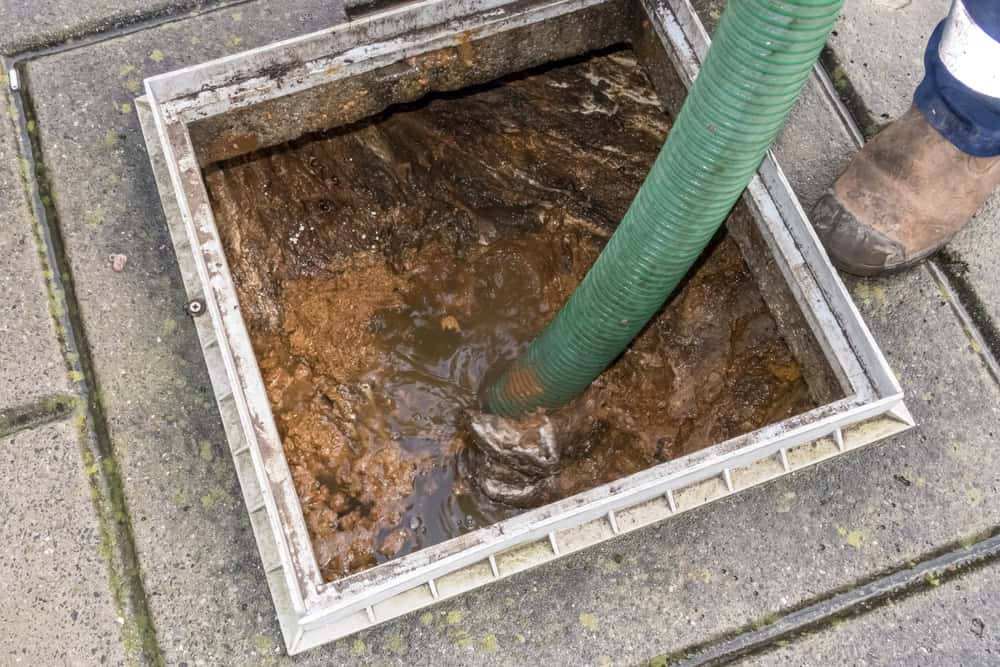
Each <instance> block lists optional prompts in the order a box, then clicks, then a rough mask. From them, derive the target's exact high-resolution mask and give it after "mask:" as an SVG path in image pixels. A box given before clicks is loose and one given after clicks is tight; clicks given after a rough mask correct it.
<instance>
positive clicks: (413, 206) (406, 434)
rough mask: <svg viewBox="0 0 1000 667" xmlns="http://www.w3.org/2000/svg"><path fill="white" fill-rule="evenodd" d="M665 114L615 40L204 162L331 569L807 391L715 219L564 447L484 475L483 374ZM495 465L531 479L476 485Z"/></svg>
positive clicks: (516, 333) (659, 139)
mask: <svg viewBox="0 0 1000 667" xmlns="http://www.w3.org/2000/svg"><path fill="white" fill-rule="evenodd" d="M668 130H669V118H668V116H667V115H666V114H665V113H664V112H663V111H662V109H661V106H660V101H659V99H658V97H657V95H656V92H655V91H654V89H653V87H652V86H651V85H650V83H649V82H648V81H647V80H646V78H645V76H644V74H643V72H642V69H641V68H640V67H639V66H638V64H637V63H636V59H635V57H634V55H633V53H632V51H630V50H628V49H624V48H619V49H611V50H606V51H602V52H599V53H596V54H593V55H591V56H589V57H584V58H577V59H573V60H570V61H564V62H561V63H558V64H556V65H553V66H549V67H546V68H542V69H537V70H532V71H530V72H526V73H523V74H517V75H513V76H510V77H507V78H505V79H502V80H500V81H498V82H496V83H493V84H489V85H486V86H482V87H478V88H475V89H470V90H466V91H460V92H458V93H448V94H436V95H433V96H430V97H428V98H425V99H423V100H421V101H420V102H417V103H413V104H409V105H405V106H396V107H392V108H390V109H389V110H387V111H386V112H384V113H382V114H380V115H378V116H375V117H373V118H370V119H367V120H364V121H361V122H358V123H355V124H353V125H349V126H346V127H341V128H337V129H334V130H331V131H327V132H325V133H322V134H317V135H310V136H308V137H305V138H302V139H299V140H296V141H294V142H292V143H290V144H286V145H282V146H279V147H275V148H270V149H267V150H264V151H259V152H257V153H252V154H249V155H245V156H241V157H238V158H234V159H231V160H228V161H225V162H221V163H217V164H215V165H212V166H210V167H208V168H207V169H206V172H205V176H206V183H207V185H208V189H209V192H210V195H211V198H212V203H213V209H214V210H215V214H216V220H217V224H218V227H219V231H220V234H221V236H222V238H223V242H224V245H225V250H226V256H227V258H228V261H229V265H230V270H231V271H232V275H233V279H234V282H235V285H236V288H237V292H238V295H239V299H240V305H241V310H242V313H243V317H244V319H245V321H246V324H247V327H248V329H249V333H250V336H251V338H252V340H253V344H254V349H255V352H256V355H257V358H258V363H259V365H260V369H261V373H262V375H263V378H264V381H265V384H266V387H267V391H268V396H269V399H270V402H271V405H272V409H273V413H274V416H275V419H276V422H277V424H278V428H279V432H280V434H281V437H282V440H283V445H284V449H285V452H286V456H287V459H288V463H289V466H290V468H291V470H292V474H293V477H294V480H295V485H296V489H297V491H298V493H299V497H300V500H301V503H302V507H303V510H304V513H305V517H306V522H307V525H308V527H309V531H310V534H311V536H312V539H313V544H314V549H315V552H316V556H317V560H318V562H319V565H320V567H321V570H322V572H323V575H324V577H325V578H326V579H327V580H333V579H336V578H339V577H342V576H345V575H347V574H350V573H353V572H358V571H361V570H364V569H366V568H369V567H372V566H374V565H376V564H378V563H380V562H384V561H386V560H389V559H392V558H396V557H399V556H402V555H404V554H407V553H410V552H413V551H416V550H418V549H421V548H423V547H426V546H429V545H431V544H436V543H439V542H442V541H444V540H447V539H449V538H452V537H455V536H457V535H460V534H462V533H465V532H468V531H470V530H473V529H476V528H479V527H482V526H485V525H489V524H492V523H495V522H497V521H500V520H502V519H504V518H507V517H510V516H512V515H514V514H516V513H518V512H519V511H521V508H522V507H526V506H535V505H540V504H543V503H548V502H552V501H554V500H556V499H559V498H563V497H567V496H570V495H573V494H575V493H578V492H581V491H584V490H586V489H590V488H593V487H595V486H598V485H600V484H604V483H607V482H609V481H613V480H615V479H619V478H621V477H624V476H626V475H629V474H632V473H635V472H637V471H639V470H642V469H645V468H647V467H650V466H652V465H655V464H657V463H661V462H663V461H665V460H669V459H672V458H676V457H678V456H682V455H684V454H687V453H690V452H692V451H696V450H698V449H700V448H703V447H707V446H709V445H712V444H715V443H718V442H721V441H723V440H725V439H727V438H730V437H733V436H736V435H739V434H742V433H747V432H749V431H752V430H755V429H757V428H760V427H762V426H764V425H767V424H770V423H774V422H777V421H780V420H782V419H784V418H786V417H789V416H791V415H794V414H798V413H801V412H804V411H806V410H808V409H809V408H812V407H814V406H815V405H817V404H818V402H817V400H816V398H815V397H814V396H811V395H810V391H809V389H808V387H807V385H806V382H805V381H804V377H803V370H802V368H800V365H799V363H798V361H797V360H796V358H795V357H794V356H793V354H792V353H791V352H790V350H789V347H788V345H786V343H785V341H784V340H783V338H782V336H781V334H780V333H779V328H778V326H777V325H776V323H775V320H774V318H773V317H772V314H771V312H770V311H769V309H768V306H767V305H766V304H765V300H764V298H762V296H761V294H760V292H759V290H758V287H757V283H756V282H755V280H754V279H753V277H752V276H751V273H750V271H749V270H748V267H747V265H746V264H745V262H744V259H743V257H742V255H741V253H740V250H739V248H738V247H737V245H736V243H735V242H734V241H733V239H732V238H731V237H730V236H729V235H728V234H726V233H722V234H720V235H719V237H718V238H717V239H716V240H715V241H714V243H713V245H712V246H711V248H710V250H709V251H708V252H706V255H705V256H704V258H703V259H702V261H701V262H700V264H699V265H698V266H697V267H696V269H695V271H693V272H692V274H691V275H690V276H689V278H688V280H687V281H686V283H685V284H684V286H683V289H681V290H680V291H679V292H678V294H677V295H676V296H675V297H674V298H673V299H672V300H671V301H670V302H669V303H668V304H667V306H666V307H665V308H664V309H663V311H662V312H661V313H660V314H659V315H658V316H657V317H656V318H655V319H654V320H653V321H652V322H651V323H650V325H649V326H648V327H647V329H646V330H645V332H644V333H643V334H642V335H641V336H640V337H639V338H638V339H637V340H636V341H635V342H634V343H633V344H632V345H631V347H630V348H629V350H628V351H627V352H626V353H625V354H624V355H622V357H621V358H620V359H619V360H618V361H617V362H616V363H615V365H614V366H612V367H611V368H610V369H609V370H608V371H607V372H606V373H605V374H604V375H603V376H602V377H601V378H600V379H599V381H598V382H596V383H595V384H594V385H593V386H592V387H591V388H590V389H588V391H587V392H586V393H585V394H584V396H583V397H581V399H579V400H578V401H577V402H576V403H575V404H573V405H571V406H568V407H567V408H566V410H565V411H564V412H563V422H561V423H562V424H564V425H566V426H567V428H569V429H570V430H572V437H571V440H572V442H573V443H574V447H572V448H570V449H571V450H570V451H566V452H564V453H563V456H562V457H561V458H560V460H559V461H558V462H557V464H556V465H554V466H553V469H552V470H551V471H550V472H551V474H550V475H545V476H538V475H534V476H531V475H530V474H529V476H531V479H527V480H525V479H518V478H516V474H515V473H518V472H523V471H517V470H515V471H513V472H511V471H509V470H507V471H504V470H499V471H498V470H492V469H488V468H489V466H483V465H482V457H481V456H479V455H478V452H477V450H475V448H473V447H471V446H470V444H469V442H470V441H469V439H468V438H467V437H465V429H464V421H463V415H464V414H465V411H466V410H469V409H475V408H476V407H477V406H478V399H479V397H478V391H479V389H480V387H481V386H482V384H483V382H484V379H486V378H487V376H488V375H489V374H490V373H491V372H495V369H496V368H497V366H498V364H500V363H502V362H503V361H509V360H510V359H513V358H514V357H515V356H516V355H517V354H518V353H519V352H521V351H522V349H523V348H524V346H526V345H527V344H528V343H529V342H530V341H531V340H532V338H533V337H534V336H535V335H536V334H537V333H538V332H539V331H540V330H541V329H542V328H543V327H544V326H545V325H546V324H547V323H548V321H549V320H550V318H551V317H552V316H553V315H554V314H555V312H556V310H558V308H559V307H560V306H561V305H562V303H563V302H564V301H565V300H566V298H567V297H568V296H569V294H570V293H571V292H572V291H573V289H574V288H575V286H576V285H577V283H578V282H579V281H580V279H581V278H582V277H583V275H584V273H585V272H586V270H587V268H588V267H589V266H590V264H591V263H592V261H593V260H594V258H596V256H597V254H598V253H599V252H600V250H601V248H602V247H603V245H604V243H605V242H606V240H607V238H608V237H609V235H610V233H611V231H613V229H614V226H615V225H616V224H617V223H618V221H619V220H620V219H621V217H622V215H623V214H624V212H625V209H626V208H627V207H628V204H629V203H630V201H631V200H632V198H633V196H634V194H635V192H636V190H637V189H638V187H639V184H640V183H641V181H642V179H643V177H644V176H645V174H646V173H647V171H648V169H649V167H650V165H651V164H652V162H653V159H654V158H655V156H656V153H657V151H658V149H659V147H660V146H661V145H662V143H663V139H664V137H665V135H666V133H667V131H668ZM732 216H733V219H734V220H735V221H736V222H737V223H738V222H739V220H740V219H741V218H742V219H745V220H748V219H749V213H748V211H747V210H746V208H745V206H744V205H743V204H742V203H741V204H739V205H738V206H737V208H736V209H735V210H734V213H733V214H732ZM487 474H490V475H493V476H494V477H499V478H500V481H501V482H508V483H509V485H514V486H516V485H518V484H520V485H521V488H528V487H530V492H529V493H526V494H523V495H522V496H517V494H516V493H511V494H508V495H507V496H504V495H503V494H502V493H500V494H498V493H497V492H496V488H493V489H492V492H491V494H490V495H487V494H486V493H484V490H483V489H484V487H483V485H482V484H475V483H472V477H474V476H475V475H487ZM504 475H508V476H509V478H508V479H506V480H505V479H503V476H504ZM497 488H499V487H497ZM487 490H490V489H487ZM491 496H492V497H491ZM515 505H516V506H515Z"/></svg>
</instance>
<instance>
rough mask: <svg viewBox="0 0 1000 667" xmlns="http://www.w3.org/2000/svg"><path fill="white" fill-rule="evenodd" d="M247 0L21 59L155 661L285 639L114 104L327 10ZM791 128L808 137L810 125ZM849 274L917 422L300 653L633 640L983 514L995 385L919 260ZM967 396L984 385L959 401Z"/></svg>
mask: <svg viewBox="0 0 1000 667" xmlns="http://www.w3.org/2000/svg"><path fill="white" fill-rule="evenodd" d="M309 6H312V5H309ZM317 6H318V5H317ZM262 7H263V5H257V4H251V5H246V6H244V7H242V8H240V9H238V10H227V11H225V12H220V13H219V14H215V15H213V16H212V17H208V18H203V19H200V20H199V21H197V22H181V23H177V24H173V25H171V26H167V27H164V28H161V29H157V30H153V31H149V32H147V33H143V34H139V35H134V36H130V37H126V38H122V39H117V40H113V41H110V42H106V43H103V44H100V45H96V46H93V47H87V48H84V49H80V50H77V51H74V52H72V53H68V54H65V55H60V56H54V57H49V58H45V59H42V60H39V61H37V62H34V63H32V64H31V65H30V66H29V68H28V74H29V84H30V87H31V92H32V96H33V99H34V104H35V108H36V110H37V119H36V120H37V122H38V125H39V129H40V132H41V142H42V147H43V151H44V154H45V159H46V162H47V165H48V168H49V170H50V174H51V178H52V181H53V194H54V198H55V205H56V207H57V209H58V212H59V215H60V220H61V224H62V226H63V230H64V235H65V236H66V239H67V246H68V250H69V254H70V260H71V263H72V265H73V268H74V272H75V274H76V276H77V285H78V290H79V295H78V296H79V299H80V302H81V311H82V314H83V317H84V320H85V322H86V326H87V329H88V333H89V334H90V335H89V338H90V340H91V342H92V345H93V348H94V349H93V358H94V361H95V366H96V373H97V376H98V381H99V384H100V387H101V398H102V401H103V404H104V407H105V411H106V413H107V415H108V420H109V425H110V432H111V437H112V439H113V441H114V444H115V447H116V450H117V453H118V457H119V459H120V461H121V465H122V470H123V475H124V477H125V480H126V481H125V486H126V489H125V490H126V493H127V496H128V500H129V504H130V508H131V510H132V514H133V516H132V524H133V526H134V527H135V538H136V544H137V547H138V549H139V552H140V556H141V558H142V560H143V569H144V579H145V582H146V586H147V591H148V595H149V600H150V606H151V609H152V612H153V616H154V621H155V623H156V630H157V633H158V638H159V640H160V644H161V647H162V649H163V651H164V654H165V658H166V662H167V663H169V664H175V663H179V662H183V661H193V659H194V658H195V657H198V658H201V659H202V660H204V661H205V662H207V663H212V662H219V661H225V662H235V663H244V662H252V663H261V662H265V661H275V662H277V661H281V660H283V657H282V656H281V649H280V644H279V639H278V635H277V627H276V624H275V622H274V620H273V611H272V609H271V605H270V601H269V598H268V597H267V592H266V587H265V586H264V584H263V576H262V573H261V571H260V564H259V561H258V558H257V555H256V554H255V553H254V547H253V540H252V537H251V535H250V530H249V525H248V522H247V520H246V515H245V510H244V509H243V507H242V506H241V505H240V503H239V492H238V489H237V486H236V480H235V476H234V474H233V471H232V467H231V463H230V462H229V461H228V459H226V458H225V457H224V454H223V451H224V450H223V446H224V437H223V435H222V432H221V429H220V426H219V423H218V418H217V416H216V414H215V406H214V404H213V403H212V398H211V392H210V390H209V388H208V381H207V377H206V376H205V371H204V368H203V365H202V362H201V360H200V358H199V356H198V347H197V343H196V340H195V336H194V331H193V328H192V326H191V323H190V322H189V321H187V320H186V319H185V316H184V315H183V310H182V308H183V303H184V296H183V290H182V287H181V283H180V278H179V276H178V275H177V271H176V268H175V265H174V260H173V258H172V256H171V251H170V244H169V241H168V239H167V234H166V229H165V227H164V225H163V221H162V218H161V214H160V211H159V204H158V202H157V200H156V193H155V187H154V184H153V178H152V174H151V173H150V171H149V168H148V165H147V164H146V163H145V154H144V152H143V150H142V140H141V136H140V134H139V131H138V126H137V125H136V123H135V120H134V117H133V116H132V114H131V113H127V114H125V113H121V109H122V107H121V105H123V104H128V103H129V101H128V100H129V85H128V82H129V80H130V77H131V76H134V75H135V74H136V72H134V71H133V70H129V69H128V68H129V67H132V68H138V67H141V68H142V72H141V73H142V74H143V75H146V74H149V73H150V72H152V71H163V70H165V69H168V68H173V67H176V66H179V65H181V64H186V63H191V62H197V61H199V60H204V59H206V58H207V57H210V56H212V55H216V54H219V53H222V52H225V51H226V50H227V49H228V48H230V47H229V46H227V44H229V43H235V42H236V39H235V38H239V39H240V40H241V41H240V43H239V44H238V45H237V46H236V47H234V48H246V47H248V46H251V45H254V44H259V43H263V41H267V40H269V39H277V38H280V37H282V36H287V35H289V34H292V33H293V32H295V31H301V30H304V29H306V28H307V27H310V26H311V27H319V25H321V24H322V23H321V22H320V21H317V22H315V23H314V24H295V23H293V19H286V18H285V17H282V16H278V15H274V14H271V15H268V14H267V13H266V12H265V10H264V9H263V8H262ZM299 10H300V9H299V8H297V9H296V10H295V11H296V12H297V11H299ZM236 11H238V12H239V13H240V14H241V19H242V20H241V21H235V20H234V18H233V13H234V12H236ZM286 11H291V10H286ZM254 12H257V13H254ZM230 36H232V37H234V39H229V38H230ZM154 56H156V57H154ZM795 131H798V132H801V134H800V136H802V137H806V138H808V137H810V136H813V135H814V134H815V132H821V131H826V130H823V128H822V126H821V125H820V126H813V127H807V126H802V127H800V128H796V130H795ZM835 135H836V131H835V130H829V132H828V134H827V135H826V136H827V137H828V138H829V137H832V138H835ZM830 140H832V139H830ZM824 141H827V140H824ZM837 141H839V139H838V140H837ZM827 143H828V141H827ZM828 148H829V146H827V148H817V149H816V151H820V152H822V151H823V150H827V149H828ZM838 150H839V149H838ZM844 150H845V154H846V151H847V149H844ZM802 151H803V154H804V155H805V154H808V153H809V152H808V151H807V150H806V149H805V148H803V149H802ZM803 164H805V163H803ZM786 166H788V167H795V166H796V165H786ZM811 168H812V167H809V166H808V165H806V166H805V167H803V166H802V165H799V166H798V168H794V169H790V173H791V177H792V180H793V182H794V183H795V184H796V186H797V187H798V188H800V190H801V191H803V192H806V190H807V188H808V189H816V188H821V187H823V186H824V184H823V183H821V182H820V181H821V179H818V178H817V179H816V182H815V183H812V184H810V183H809V181H808V179H809V178H810V175H809V174H807V173H805V172H804V171H803V169H811ZM109 252H123V253H125V254H127V255H128V256H129V263H128V266H127V269H126V271H125V273H121V274H116V273H113V272H111V271H110V269H109V268H108V266H107V261H106V258H107V255H108V253H109ZM855 290H856V294H858V295H859V297H860V298H861V301H862V304H863V307H864V309H865V311H866V313H867V315H868V316H869V317H870V318H871V319H872V321H873V322H874V324H875V328H876V334H877V336H878V337H879V339H880V340H881V341H882V342H883V344H884V345H886V346H887V348H888V350H889V352H890V360H891V361H892V363H893V364H894V365H895V366H896V368H897V370H898V371H899V372H900V374H901V376H902V378H903V381H904V384H905V385H906V387H907V389H908V391H910V392H911V394H912V395H913V398H912V399H911V407H912V408H913V410H914V412H915V414H916V416H917V418H918V420H920V421H921V422H922V424H923V425H922V427H921V428H920V429H919V430H917V431H915V432H913V433H912V434H911V435H910V436H908V437H906V438H901V439H898V440H896V441H894V442H892V443H890V444H887V445H885V446H883V447H880V448H877V449H872V450H868V451H865V452H859V453H858V454H856V455H853V456H851V457H845V459H844V460H840V461H836V462H831V463H830V464H829V465H826V466H822V467H820V468H819V469H816V470H812V471H805V472H803V473H800V474H797V475H794V476H793V477H792V478H790V479H786V480H783V481H781V482H778V483H775V484H772V485H770V486H767V487H765V488H760V489H756V490H753V491H750V492H749V493H746V494H742V495H740V496H739V497H738V498H735V499H731V500H729V501H724V502H720V503H717V504H716V505H714V506H711V507H708V508H704V509H703V510H701V511H698V512H695V513H692V514H691V515H685V516H683V517H680V518H679V519H678V520H676V521H673V522H671V523H669V524H667V525H663V526H660V527H655V528H652V529H649V530H644V531H641V532H640V533H638V534H635V535H631V536H627V537H623V538H621V539H619V540H616V541H613V542H611V543H609V544H607V545H604V546H602V547H600V548H598V549H595V550H592V551H590V552H588V553H585V554H580V555H577V556H573V557H571V558H568V559H566V560H564V561H562V562H559V563H555V564H552V565H550V566H548V567H545V568H542V569H540V570H538V571H535V572H531V573H526V574H524V575H520V576H517V577H514V578H512V579H510V580H508V581H505V582H503V583H501V584H498V585H495V586H492V587H490V588H487V589H483V590H481V591H478V592H475V593H473V594H470V595H467V596H464V597H462V598H460V599H458V600H455V601H451V602H447V603H444V604H442V605H441V606H440V607H438V608H435V609H432V610H431V611H428V612H425V613H422V614H418V615H414V616H411V617H407V618H404V619H402V620H400V621H398V622H395V623H392V624H389V625H386V626H384V627H380V628H377V629H375V630H372V631H369V632H366V633H363V634H361V635H359V636H357V637H355V638H348V639H346V640H344V641H341V642H339V643H337V644H335V645H333V646H331V647H327V648H324V649H320V650H318V651H316V652H313V653H310V654H307V655H306V656H303V657H302V658H300V659H298V660H296V661H295V662H297V663H301V664H307V665H310V664H317V665H319V664H323V665H325V664H331V663H344V662H352V661H353V662H357V663H361V664H411V663H415V664H423V663H428V664H441V665H452V664H466V663H468V662H471V661H477V662H480V663H482V664H492V665H501V664H515V663H525V662H530V663H531V664H535V663H538V662H542V661H547V662H550V663H553V664H570V663H572V664H577V663H592V664H602V663H605V664H612V663H614V664H619V663H633V662H635V661H637V660H640V659H643V658H646V657H649V656H651V655H653V654H656V653H661V652H666V651H670V650H673V649H676V648H680V647H683V646H686V645H689V644H692V643H695V642H701V641H704V640H706V639H708V638H711V637H714V636H716V635H718V634H719V633H722V632H727V631H731V630H733V629H735V628H739V627H742V626H744V625H746V624H748V623H752V622H754V621H755V620H759V619H762V618H765V617H766V616H767V615H769V614H770V613H773V612H774V611H776V610H780V609H785V608H787V607H789V606H791V605H795V604H798V603H801V602H803V601H805V600H809V599H811V598H812V597H814V596H815V595H818V594H820V593H822V592H823V591H826V590H829V589H831V588H836V587H841V586H845V585H849V584H850V583H851V582H853V581H856V580H858V579H859V578H862V577H864V576H866V575H868V574H870V573H871V572H874V571H877V570H881V569H883V568H886V567H888V566H890V565H892V564H895V563H898V562H899V561H901V560H905V559H910V558H917V557H919V556H920V555H921V554H923V553H926V552H927V551H929V550H932V549H934V548H935V547H937V546H939V545H941V544H944V543H947V542H951V541H953V540H957V539H960V538H962V537H966V536H968V535H971V534H974V533H977V532H979V531H980V530H982V529H983V528H986V527H989V526H993V525H996V524H997V523H998V521H1000V503H998V502H996V500H997V498H996V496H997V493H998V492H997V481H998V480H997V474H996V471H995V466H992V463H993V462H992V458H991V456H990V455H989V450H988V448H987V447H986V446H985V445H987V444H988V443H990V442H991V441H992V438H993V434H994V433H996V431H997V429H998V428H1000V413H998V408H997V403H998V399H1000V392H998V391H997V388H996V386H995V385H994V384H993V383H992V382H991V381H990V380H989V378H988V377H987V376H986V374H985V373H984V371H983V369H982V368H981V367H980V366H979V359H978V357H977V356H976V355H975V353H974V352H973V351H972V350H971V349H970V347H969V345H968V343H967V341H966V339H965V338H964V336H963V333H962V330H961V328H960V327H959V325H958V323H957V322H956V321H955V320H954V318H953V317H952V316H951V312H950V310H949V309H948V305H947V303H945V302H944V301H943V300H942V299H941V296H940V295H939V294H938V293H937V291H936V287H935V286H934V283H933V281H932V280H931V279H930V277H929V275H927V274H926V273H925V272H922V271H918V272H915V273H910V274H907V275H904V276H898V277H894V278H889V279H886V280H883V281H865V282H861V283H858V284H856V285H855ZM969 405H976V406H979V407H978V408H977V410H976V412H975V413H974V414H973V415H970V414H969V410H968V406H969Z"/></svg>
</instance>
